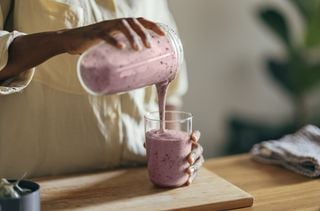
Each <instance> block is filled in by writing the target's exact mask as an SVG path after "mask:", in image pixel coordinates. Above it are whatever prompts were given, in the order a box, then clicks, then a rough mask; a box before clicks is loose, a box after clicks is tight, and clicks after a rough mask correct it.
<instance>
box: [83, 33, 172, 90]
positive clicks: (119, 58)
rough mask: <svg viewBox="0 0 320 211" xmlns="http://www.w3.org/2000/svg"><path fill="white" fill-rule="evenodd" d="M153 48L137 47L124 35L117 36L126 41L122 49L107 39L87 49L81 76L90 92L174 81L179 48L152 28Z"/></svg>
mask: <svg viewBox="0 0 320 211" xmlns="http://www.w3.org/2000/svg"><path fill="white" fill-rule="evenodd" d="M150 34H151V48H142V50H140V51H135V50H133V49H132V48H131V47H130V44H129V43H128V41H127V39H126V38H125V37H124V35H122V34H119V35H118V39H119V40H121V41H122V42H124V43H125V44H126V46H127V47H125V49H122V50H119V49H117V48H115V47H113V46H111V45H109V44H107V43H101V44H98V45H96V46H94V47H92V48H91V49H89V50H88V51H86V52H85V53H84V54H83V55H82V56H81V57H80V59H79V61H78V77H79V80H80V82H81V84H82V85H83V87H84V88H85V89H86V91H88V92H89V93H91V94H95V95H101V94H115V93H121V92H126V91H129V90H133V89H137V88H141V87H145V86H149V85H153V84H157V83H160V82H163V81H171V80H173V79H174V78H175V76H176V72H177V66H178V58H177V55H176V54H177V52H176V50H175V49H174V46H173V44H172V43H171V41H170V40H169V38H168V36H158V35H157V34H155V33H153V32H152V31H150Z"/></svg>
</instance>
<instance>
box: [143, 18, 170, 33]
mask: <svg viewBox="0 0 320 211" xmlns="http://www.w3.org/2000/svg"><path fill="white" fill-rule="evenodd" d="M137 19H138V21H139V22H140V23H141V24H142V25H143V26H144V27H145V28H146V29H150V30H151V31H154V32H155V33H157V34H158V35H161V36H163V35H165V33H164V31H163V30H162V29H161V28H160V27H159V26H158V25H157V24H156V23H154V22H152V21H149V20H147V19H144V18H137Z"/></svg>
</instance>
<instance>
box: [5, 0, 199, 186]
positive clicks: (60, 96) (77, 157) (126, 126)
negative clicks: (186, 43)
mask: <svg viewBox="0 0 320 211" xmlns="http://www.w3.org/2000/svg"><path fill="white" fill-rule="evenodd" d="M0 3H1V12H2V16H1V18H0V21H1V23H2V24H3V25H2V26H3V28H4V29H3V31H1V36H0V47H1V55H0V56H1V58H0V69H1V71H0V81H1V87H0V93H1V94H2V95H1V96H0V176H3V177H19V176H21V175H22V174H23V173H24V172H27V173H28V176H29V177H30V176H40V175H54V174H65V173H70V172H79V171H89V170H93V169H99V168H100V169H103V168H110V167H113V166H117V165H120V164H130V163H141V162H144V160H145V149H144V148H143V141H144V132H143V118H142V117H143V114H144V113H145V112H146V111H150V110H157V104H156V92H155V90H154V88H153V87H147V88H143V89H138V90H134V91H131V92H128V93H126V94H122V95H111V96H100V97H97V96H90V95H89V96H88V94H86V93H85V92H84V91H83V89H82V88H81V86H80V84H79V82H78V80H77V77H76V71H75V70H76V66H75V64H76V61H77V58H78V57H77V56H76V55H77V54H81V53H82V52H83V51H85V50H86V49H87V48H88V47H90V46H92V45H94V44H96V43H98V42H101V41H102V40H103V41H105V42H107V43H109V44H111V45H114V46H116V47H118V48H123V47H124V46H123V44H122V43H119V42H118V41H117V40H116V39H115V38H114V37H113V36H114V34H115V33H123V34H125V35H126V37H127V39H128V40H129V41H130V43H131V47H132V48H134V49H136V50H139V48H142V47H150V46H149V44H148V32H147V30H153V31H154V32H156V33H158V34H159V35H163V32H162V31H161V29H160V28H158V27H157V25H156V24H155V23H154V22H152V21H149V20H147V19H145V18H138V19H135V18H123V17H137V16H143V17H146V18H148V19H150V20H154V21H157V22H163V23H167V24H169V25H171V26H173V27H174V22H173V20H172V17H171V15H170V13H169V10H168V7H167V3H166V1H157V0H131V1H130V0H126V1H125V0H124V1H115V0H114V1H112V0H104V1H102V0H95V1H94V0H93V1H85V0H84V1H70V0H39V1H33V0H15V1H10V0H0ZM115 18H117V19H115ZM10 28H11V29H14V30H16V31H14V32H10V33H9V32H8V31H4V30H8V29H10ZM23 33H26V34H28V35H26V34H23ZM185 74H186V73H185V69H184V68H182V69H181V70H180V74H179V76H178V77H177V79H176V80H175V81H174V82H173V83H172V85H171V87H170V90H169V93H168V99H167V102H168V105H170V106H171V107H172V106H174V107H177V106H180V104H181V96H182V95H183V94H184V93H185V92H186V76H185ZM193 137H194V141H198V139H199V133H194V136H193ZM195 146H196V147H194V151H193V153H191V154H190V157H189V162H190V163H195V164H194V165H193V166H191V168H190V170H189V174H190V175H191V176H190V181H192V179H193V175H195V174H193V172H195V171H196V170H197V169H198V168H199V167H200V166H201V164H202V162H203V158H202V155H201V154H202V148H201V147H200V146H198V145H197V144H196V145H195ZM197 146H198V147H197ZM195 161H196V162H195Z"/></svg>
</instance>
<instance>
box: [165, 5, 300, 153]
mask: <svg viewBox="0 0 320 211" xmlns="http://www.w3.org/2000/svg"><path fill="white" fill-rule="evenodd" d="M266 4H272V5H275V6H277V7H279V8H280V9H281V10H283V11H284V12H285V14H286V15H287V16H288V17H289V19H290V24H291V27H292V30H293V34H294V38H293V39H294V40H296V41H297V42H299V40H301V35H302V33H301V32H302V21H301V19H300V18H299V16H298V14H297V12H296V11H295V8H294V7H293V6H291V5H290V4H289V3H288V2H287V1H285V0H281V1H280V0H268V1H265V0H170V1H169V5H170V8H171V11H172V13H173V15H174V17H175V19H176V22H177V25H178V28H179V33H180V36H181V39H182V41H183V44H184V49H185V57H186V60H187V65H188V72H189V92H188V94H187V95H186V96H185V100H184V103H185V105H184V109H185V110H188V111H191V112H192V113H193V114H194V128H198V129H200V130H201V131H202V137H201V142H202V144H203V146H204V147H205V155H206V156H207V157H212V156H217V155H220V154H221V152H222V150H223V148H224V147H225V144H226V141H227V130H226V127H227V124H226V118H227V117H228V116H230V115H231V114H242V115H246V116H249V117H251V118H254V119H258V120H263V121H267V122H270V123H275V122H281V121H283V120H285V119H290V117H291V115H292V112H293V108H292V105H291V104H290V101H289V99H288V97H287V95H286V93H284V92H283V91H282V89H281V88H280V87H279V86H278V85H277V84H276V83H275V82H274V81H273V80H272V79H271V78H269V77H268V75H267V73H266V71H265V70H264V66H263V61H264V58H265V56H266V55H268V54H278V55H279V56H283V55H284V54H283V50H282V47H281V44H280V42H279V41H278V40H277V39H276V38H275V37H274V36H273V35H272V34H271V33H270V32H269V31H267V30H266V29H265V28H264V27H263V26H262V25H261V24H260V23H259V22H258V20H257V18H256V17H255V11H256V10H257V9H258V8H259V6H262V5H266Z"/></svg>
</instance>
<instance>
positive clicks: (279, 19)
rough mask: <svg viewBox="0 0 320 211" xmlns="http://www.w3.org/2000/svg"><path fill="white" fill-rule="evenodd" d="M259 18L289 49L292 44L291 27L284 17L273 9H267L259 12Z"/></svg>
mask: <svg viewBox="0 0 320 211" xmlns="http://www.w3.org/2000/svg"><path fill="white" fill-rule="evenodd" d="M259 18H260V19H261V20H262V21H263V23H264V24H265V25H267V26H268V27H269V28H270V30H271V31H272V32H273V33H274V34H275V35H276V36H277V37H278V38H279V39H280V40H282V41H283V42H284V43H285V44H286V45H287V46H288V47H289V46H291V44H290V37H289V27H288V24H287V22H286V20H285V18H284V16H283V15H282V14H281V13H280V12H279V11H277V10H276V9H273V8H265V9H262V10H261V11H260V12H259Z"/></svg>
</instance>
